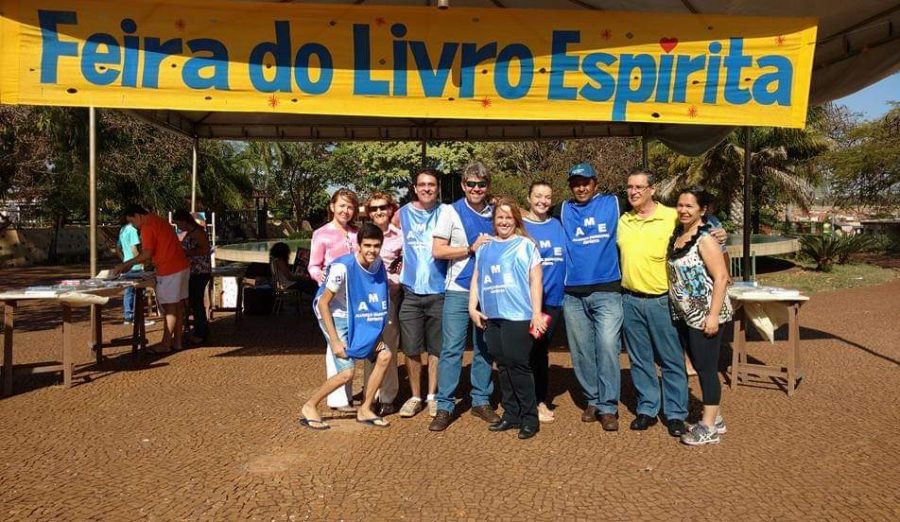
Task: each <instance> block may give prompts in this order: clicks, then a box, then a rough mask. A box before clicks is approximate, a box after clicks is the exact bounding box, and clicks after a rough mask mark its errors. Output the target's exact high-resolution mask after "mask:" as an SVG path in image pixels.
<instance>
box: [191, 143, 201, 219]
mask: <svg viewBox="0 0 900 522" xmlns="http://www.w3.org/2000/svg"><path fill="white" fill-rule="evenodd" d="M191 148H192V149H193V162H192V163H191V212H192V213H193V212H197V149H199V148H200V138H198V137H197V136H194V140H193V142H192V144H191Z"/></svg>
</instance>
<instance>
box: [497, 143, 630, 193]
mask: <svg viewBox="0 0 900 522" xmlns="http://www.w3.org/2000/svg"><path fill="white" fill-rule="evenodd" d="M481 155H482V157H483V158H484V161H485V163H486V164H487V166H488V168H490V169H491V171H492V172H493V173H494V183H493V185H494V187H493V192H494V193H496V194H503V195H508V196H511V197H514V198H516V199H517V200H519V202H520V203H522V204H524V203H525V202H526V199H527V196H528V187H529V186H530V185H531V183H532V182H534V181H546V182H548V183H550V185H551V186H552V187H553V193H554V195H555V196H554V197H555V199H556V200H557V201H560V200H562V199H563V198H565V197H567V195H568V193H569V187H568V183H567V177H568V171H569V169H570V168H571V167H572V166H573V165H576V164H578V163H582V162H588V163H590V164H591V165H593V167H594V168H595V169H596V170H597V181H598V184H599V187H600V190H602V191H606V192H613V193H615V192H620V191H621V190H622V189H623V188H624V187H625V182H626V179H627V177H628V172H629V171H631V170H632V169H634V168H636V167H638V166H640V163H641V148H640V141H639V140H637V139H633V138H607V139H584V140H571V141H561V140H548V141H524V142H501V143H489V144H487V145H486V146H485V148H484V149H483V150H482V151H481Z"/></svg>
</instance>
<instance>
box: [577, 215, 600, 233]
mask: <svg viewBox="0 0 900 522" xmlns="http://www.w3.org/2000/svg"><path fill="white" fill-rule="evenodd" d="M593 226H596V227H597V233H598V234H605V233H606V223H600V224H597V222H596V221H595V220H594V218H593V217H588V218H585V219H584V228H588V227H593ZM583 235H584V229H583V228H582V227H578V228H576V229H575V237H579V236H583Z"/></svg>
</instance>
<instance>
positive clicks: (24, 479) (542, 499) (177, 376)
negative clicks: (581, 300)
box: [0, 268, 900, 521]
mask: <svg viewBox="0 0 900 522" xmlns="http://www.w3.org/2000/svg"><path fill="white" fill-rule="evenodd" d="M69 270H71V269H69ZM61 273H63V270H61V269H58V268H56V269H54V268H44V269H31V270H29V271H26V272H24V273H23V272H16V273H13V272H11V271H9V270H3V271H0V286H2V287H8V286H14V285H16V284H22V283H34V282H36V281H38V280H40V279H41V278H42V277H52V276H53V275H59V274H61ZM22 310H23V311H22V313H21V315H20V316H19V317H20V318H21V321H20V325H21V328H22V329H21V330H19V329H18V328H17V330H16V335H17V341H16V342H17V349H16V355H17V361H21V362H28V361H39V360H48V359H55V358H58V355H57V353H58V350H59V343H60V332H59V330H58V317H57V314H56V312H55V310H54V309H52V308H27V307H26V308H23V309H22ZM898 310H900V280H897V281H895V282H893V283H890V284H887V285H883V286H880V287H874V288H863V289H855V290H849V291H841V292H834V293H830V294H820V295H817V296H815V297H814V298H813V299H812V301H811V302H810V303H809V304H808V305H807V306H805V307H804V309H803V313H802V326H803V328H802V337H803V339H804V341H803V362H804V364H805V366H806V374H807V377H806V379H805V380H804V381H803V383H802V384H801V386H800V389H799V390H798V393H797V395H796V396H795V397H794V398H793V399H788V398H787V396H786V395H785V394H784V393H783V392H782V391H780V390H779V389H778V387H777V386H774V385H772V384H770V383H761V384H759V385H758V386H755V387H749V386H742V387H741V388H740V389H739V390H737V391H729V390H727V389H726V390H725V392H724V404H725V413H726V419H727V421H728V427H729V432H728V434H727V435H726V436H725V439H724V442H723V443H722V444H721V445H719V446H715V447H703V448H687V447H683V446H681V445H679V444H677V443H676V442H675V441H674V440H673V439H671V438H669V437H668V436H667V435H666V433H665V430H664V429H663V428H662V427H661V426H657V427H655V428H653V429H651V430H649V431H647V432H641V433H636V432H629V431H627V430H624V431H620V432H618V433H604V432H602V431H601V430H600V427H599V425H598V424H596V423H594V424H583V423H581V422H580V421H579V420H578V417H579V413H580V410H579V409H578V407H577V405H576V403H577V400H578V399H577V393H573V392H572V390H574V389H575V381H574V376H573V374H572V370H571V364H570V360H569V357H568V354H567V352H566V351H565V348H564V347H563V346H560V347H559V349H558V351H556V352H555V353H553V354H552V359H551V360H552V364H553V368H552V379H553V384H552V391H553V393H554V394H555V395H556V399H555V403H556V405H557V406H558V409H557V410H556V411H557V418H558V420H557V422H555V423H554V424H551V425H545V426H544V427H543V429H542V431H541V433H540V434H539V435H538V436H537V437H536V438H535V439H532V440H530V441H525V442H522V441H519V440H517V439H516V438H515V434H514V433H512V432H509V433H502V434H493V433H489V432H488V431H487V430H486V425H485V424H484V423H483V422H482V421H480V420H478V419H476V418H474V417H472V416H471V415H469V414H468V412H466V413H464V414H463V415H462V417H461V418H460V419H459V420H458V421H457V422H456V423H454V424H453V425H452V426H451V428H450V429H449V430H448V431H446V432H444V433H440V434H434V433H429V432H428V431H427V425H428V421H429V419H428V418H427V417H426V416H424V415H420V416H419V417H417V418H415V419H412V420H401V419H399V418H396V417H395V418H393V419H392V420H393V424H392V426H391V427H390V428H389V429H385V430H379V429H375V428H366V427H363V426H361V425H359V424H357V423H355V422H354V421H353V420H350V419H347V420H334V421H332V424H333V426H334V429H332V430H330V431H329V432H324V433H319V432H312V431H309V430H304V429H302V428H299V427H297V425H296V423H295V420H296V417H297V413H298V408H299V405H300V404H301V402H302V400H303V398H304V397H306V396H307V395H308V394H309V393H310V392H311V391H312V390H313V389H314V388H315V387H316V386H317V385H318V384H319V381H320V379H321V377H322V375H323V361H322V351H323V348H322V341H321V338H320V335H319V333H318V331H317V329H316V328H315V327H314V326H313V325H312V323H311V320H310V316H309V314H306V315H304V316H302V317H298V316H296V315H293V314H291V313H289V314H287V315H284V316H282V317H277V318H274V317H272V318H253V317H248V318H247V319H246V320H245V321H244V322H243V323H242V324H241V325H240V326H239V327H237V326H235V325H234V322H233V321H232V318H231V317H230V316H223V317H222V319H217V321H216V322H215V324H214V331H215V337H214V342H213V344H214V345H215V346H213V347H207V348H200V349H194V350H190V351H187V352H182V353H178V354H175V355H172V356H168V357H162V358H158V357H147V356H141V357H139V358H138V359H136V360H133V359H132V358H131V356H130V355H129V354H128V353H127V350H123V351H121V354H120V355H118V356H113V357H112V358H111V360H109V361H108V362H107V363H106V364H104V366H102V367H100V368H97V367H94V366H93V365H91V354H90V353H89V351H88V350H87V348H86V343H87V338H88V331H87V323H80V326H81V328H80V329H79V330H78V338H77V346H78V347H79V352H78V356H77V360H78V361H80V362H83V363H85V366H84V368H83V371H82V372H81V374H80V375H81V377H82V378H81V379H79V383H80V384H79V385H78V386H76V387H75V388H73V389H70V390H64V389H61V388H59V387H56V386H54V384H55V383H56V382H57V381H58V379H56V378H55V377H53V376H44V377H40V378H31V379H27V380H23V381H21V382H19V383H17V385H16V394H15V395H14V396H13V397H10V398H6V399H2V400H0V519H2V520H6V521H11V520H101V519H102V520H132V519H141V520H238V519H250V520H339V519H343V520H489V519H492V520H532V519H533V520H600V519H608V520H617V519H644V520H671V519H676V520H679V519H686V518H692V519H697V520H737V519H741V520H772V519H775V518H776V517H777V518H784V519H787V520H800V519H805V520H898V519H900V489H898V483H900V404H898V395H900V391H898V390H900V342H898V341H897V339H898V338H900V326H898V323H900V321H898V320H900V314H898ZM106 316H107V318H108V319H109V322H110V324H112V322H113V319H115V318H116V317H118V311H117V310H115V309H113V308H110V309H109V310H108V311H107V313H106ZM20 332H21V333H20ZM107 332H109V333H112V334H113V335H125V333H126V329H125V328H124V327H122V326H110V327H108V328H107ZM152 332H153V333H152V335H153V336H154V338H158V336H159V328H158V327H153V328H152ZM752 353H753V355H754V356H755V357H756V358H758V359H760V360H763V361H767V362H771V361H776V360H780V359H781V354H780V353H779V352H778V350H777V349H774V348H771V347H768V346H761V347H758V348H756V349H755V350H754V351H753V352H752ZM623 377H625V379H624V388H625V390H626V393H625V396H624V397H623V406H622V409H621V418H622V423H623V425H624V426H625V427H627V423H628V422H630V421H631V419H632V418H633V416H634V414H633V413H632V412H631V411H630V408H633V405H634V399H633V396H632V394H631V393H630V386H631V385H630V380H629V379H627V372H626V373H625V374H623ZM691 390H692V396H693V397H692V403H693V404H692V409H693V410H694V412H695V413H696V412H697V411H698V410H699V403H698V402H697V400H696V397H697V396H698V395H699V389H698V385H697V382H696V380H695V379H694V380H692V382H691Z"/></svg>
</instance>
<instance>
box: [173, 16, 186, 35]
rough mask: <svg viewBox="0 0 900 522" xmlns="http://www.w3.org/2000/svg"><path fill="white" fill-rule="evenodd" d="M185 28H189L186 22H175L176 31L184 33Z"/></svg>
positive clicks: (179, 20)
mask: <svg viewBox="0 0 900 522" xmlns="http://www.w3.org/2000/svg"><path fill="white" fill-rule="evenodd" d="M185 27H187V24H186V23H185V22H184V20H182V19H181V18H179V19H178V20H175V29H178V30H179V31H182V32H184V28H185Z"/></svg>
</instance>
